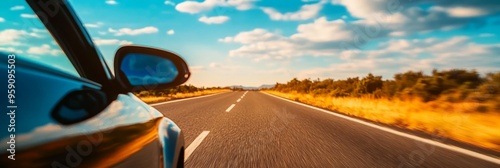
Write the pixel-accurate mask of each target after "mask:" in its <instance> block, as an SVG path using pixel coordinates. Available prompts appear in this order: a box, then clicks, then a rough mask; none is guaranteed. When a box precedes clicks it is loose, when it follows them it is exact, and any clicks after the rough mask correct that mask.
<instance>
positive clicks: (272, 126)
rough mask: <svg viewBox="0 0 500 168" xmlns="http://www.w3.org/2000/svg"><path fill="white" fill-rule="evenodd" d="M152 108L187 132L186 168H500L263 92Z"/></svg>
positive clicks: (474, 155)
mask: <svg viewBox="0 0 500 168" xmlns="http://www.w3.org/2000/svg"><path fill="white" fill-rule="evenodd" d="M153 106H154V107H155V108H156V109H158V110H159V111H160V112H162V113H163V114H165V115H166V116H167V117H168V118H170V119H172V120H173V121H175V123H176V124H177V125H179V127H180V128H181V129H182V131H183V132H184V136H185V143H186V145H187V149H186V157H187V158H186V160H185V165H186V167H382V168H387V167H432V168H437V167H446V168H450V167H492V168H494V167H497V168H498V167H500V161H499V159H498V155H497V156H491V155H487V154H481V153H479V152H473V151H470V150H466V149H462V148H458V147H453V146H449V145H443V143H446V141H447V139H445V138H443V137H428V138H430V139H432V140H430V139H424V138H419V137H417V136H413V135H410V134H406V133H401V132H399V131H395V130H394V129H392V128H387V127H384V126H377V125H375V124H371V123H368V124H367V122H363V121H360V120H357V121H353V120H352V119H350V118H349V117H345V116H343V115H338V114H337V115H333V114H331V113H330V112H326V111H325V110H319V109H314V108H310V107H306V106H304V105H300V103H293V102H291V101H287V100H283V99H280V98H277V97H274V96H271V95H267V94H265V93H261V92H257V91H250V92H245V91H241V92H229V93H222V94H217V95H210V96H206V97H199V98H194V99H187V100H180V101H173V102H166V103H157V104H153ZM346 118H347V119H346ZM354 120H356V119H354ZM374 125H375V126H374ZM415 137H416V138H415ZM435 141H439V142H443V143H438V142H435Z"/></svg>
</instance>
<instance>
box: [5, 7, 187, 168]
mask: <svg viewBox="0 0 500 168" xmlns="http://www.w3.org/2000/svg"><path fill="white" fill-rule="evenodd" d="M27 4H29V6H30V7H31V8H32V9H33V11H34V12H35V13H36V14H37V16H38V18H40V20H41V21H42V22H43V24H44V26H45V27H46V29H47V30H48V32H50V34H51V35H52V37H53V39H54V40H55V41H56V42H57V43H58V44H59V46H60V47H61V49H62V51H63V52H64V54H62V55H65V56H66V57H67V58H68V59H69V60H70V61H71V64H72V65H73V66H74V68H75V69H76V71H77V72H78V75H79V76H75V75H71V74H68V73H66V72H63V71H61V70H58V69H56V68H53V67H52V66H47V65H44V64H40V63H37V62H36V61H33V60H30V59H26V57H20V56H19V55H16V54H11V53H5V52H3V53H2V52H0V71H1V72H2V76H4V77H7V78H2V79H5V80H4V81H2V82H0V83H1V84H0V86H1V88H2V89H8V95H6V96H3V95H4V94H2V108H5V109H4V110H6V111H7V115H6V116H7V117H6V118H5V119H3V118H4V117H2V121H1V122H2V125H6V126H7V125H8V128H7V131H2V132H1V134H0V138H1V139H2V144H1V145H0V146H2V150H0V156H1V159H0V165H2V166H0V167H139V166H140V167H183V166H184V148H185V145H184V137H183V133H182V131H181V129H180V128H179V127H178V126H177V125H176V124H175V123H174V122H173V121H171V120H170V119H168V118H167V117H165V116H164V115H163V114H162V113H160V112H159V111H158V110H156V109H155V108H153V107H151V106H149V105H148V104H146V103H144V102H142V101H141V100H140V99H139V98H137V97H136V96H135V95H134V94H133V92H139V91H144V90H158V89H166V88H171V87H175V86H178V85H181V84H183V83H184V82H186V81H187V80H188V79H189V77H190V75H191V73H190V71H189V68H188V66H187V64H186V62H185V61H184V60H183V58H181V57H180V56H179V55H177V54H175V53H173V52H170V51H166V50H162V49H158V48H153V47H146V46H136V45H125V46H122V47H121V48H119V49H118V50H117V51H116V54H115V58H114V63H113V65H114V68H113V69H114V72H113V71H111V70H110V68H109V66H108V65H107V64H106V62H105V61H104V58H103V56H102V55H101V54H100V52H99V51H98V50H97V49H96V47H95V44H94V43H93V41H92V39H91V38H90V36H89V35H88V33H87V30H86V29H85V27H84V26H83V25H82V23H81V21H80V20H79V18H78V16H77V15H76V14H75V12H74V11H73V9H72V7H71V6H70V4H69V3H68V2H67V1H66V0H49V1H41V0H27ZM4 115H5V114H4ZM5 149H7V150H5Z"/></svg>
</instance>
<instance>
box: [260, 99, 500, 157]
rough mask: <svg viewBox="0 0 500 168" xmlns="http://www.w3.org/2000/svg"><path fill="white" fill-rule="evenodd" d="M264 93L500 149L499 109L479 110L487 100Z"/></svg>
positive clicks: (496, 149)
mask: <svg viewBox="0 0 500 168" xmlns="http://www.w3.org/2000/svg"><path fill="white" fill-rule="evenodd" d="M266 92H267V93H270V94H273V95H276V96H280V97H284V98H287V99H290V100H295V101H299V102H303V103H306V104H309V105H313V106H316V107H321V108H326V109H330V110H333V111H337V112H340V113H344V114H348V115H353V116H357V117H361V118H365V119H368V120H372V121H375V122H380V123H385V124H390V125H395V126H398V127H403V128H407V129H411V130H418V131H423V132H427V133H429V134H439V135H440V136H443V137H446V138H451V139H454V140H458V141H462V142H465V143H469V144H473V145H476V146H480V147H483V148H487V149H491V150H495V151H500V111H498V109H496V110H495V108H488V109H490V110H489V111H488V112H479V111H478V109H480V108H478V107H480V106H483V107H484V106H487V107H492V105H491V104H489V103H474V102H458V103H449V102H441V101H435V102H427V103H424V102H422V101H419V100H412V101H402V100H388V99H371V98H335V97H329V96H318V95H314V96H313V95H311V94H298V93H281V92H275V91H266Z"/></svg>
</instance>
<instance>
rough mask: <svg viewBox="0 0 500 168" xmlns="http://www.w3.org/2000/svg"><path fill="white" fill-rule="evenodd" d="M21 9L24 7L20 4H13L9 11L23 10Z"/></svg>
mask: <svg viewBox="0 0 500 168" xmlns="http://www.w3.org/2000/svg"><path fill="white" fill-rule="evenodd" d="M23 9H24V6H21V5H17V6H13V7H11V8H10V10H11V11H15V10H23Z"/></svg>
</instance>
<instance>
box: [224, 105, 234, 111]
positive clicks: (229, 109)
mask: <svg viewBox="0 0 500 168" xmlns="http://www.w3.org/2000/svg"><path fill="white" fill-rule="evenodd" d="M234 106H236V104H231V106H229V108H227V109H226V112H229V111H231V109H233V107H234Z"/></svg>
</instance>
